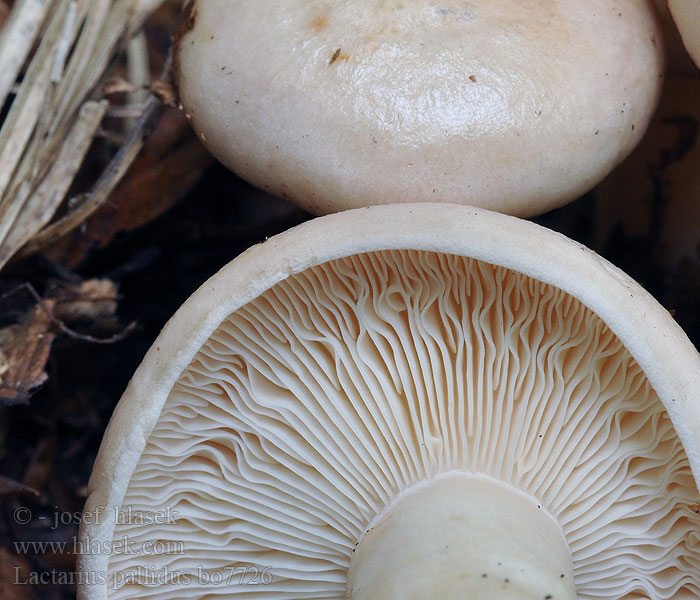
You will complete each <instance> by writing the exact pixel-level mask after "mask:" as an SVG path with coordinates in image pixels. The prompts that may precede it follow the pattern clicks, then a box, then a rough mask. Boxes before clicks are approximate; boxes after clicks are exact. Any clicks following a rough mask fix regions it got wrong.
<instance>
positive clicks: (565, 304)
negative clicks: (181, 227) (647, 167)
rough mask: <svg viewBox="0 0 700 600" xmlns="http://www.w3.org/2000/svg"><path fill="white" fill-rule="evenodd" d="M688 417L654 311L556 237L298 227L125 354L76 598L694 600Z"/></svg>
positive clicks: (691, 370) (693, 379)
mask: <svg viewBox="0 0 700 600" xmlns="http://www.w3.org/2000/svg"><path fill="white" fill-rule="evenodd" d="M699 395H700V356H699V355H698V353H697V352H696V350H695V349H694V348H693V346H692V344H691V343H690V342H689V340H688V339H687V337H686V336H685V335H684V333H683V332H682V330H681V329H680V328H679V327H678V325H676V323H675V322H674V321H673V319H672V318H671V317H670V315H669V314H668V313H667V311H665V310H664V309H663V308H662V307H661V306H660V305H658V304H657V303H656V302H655V301H654V300H653V298H652V297H651V296H650V295H649V294H648V293H646V292H645V291H644V290H643V289H642V288H641V287H640V286H639V285H637V284H636V283H635V282H634V281H632V280H631V279H630V278H629V277H627V276H626V275H624V274H623V273H622V272H620V271H619V270H617V269H616V268H615V267H613V266H611V265H610V264H609V263H607V262H606V261H605V260H603V259H602V258H600V257H599V256H598V255H596V254H595V253H593V252H591V251H589V250H587V249H586V248H585V247H583V246H581V245H580V244H578V243H575V242H573V241H570V240H568V239H567V238H565V237H563V236H561V235H559V234H556V233H553V232H551V231H548V230H546V229H543V228H541V227H539V226H537V225H535V224H533V223H529V222H526V221H522V220H519V219H516V218H513V217H509V216H505V215H502V214H498V213H493V212H490V211H488V210H483V209H474V208H470V207H464V206H458V205H448V204H439V203H422V204H415V205H407V204H397V205H387V206H377V207H371V208H367V209H357V210H353V211H348V212H345V213H340V214H335V215H331V216H327V217H323V218H319V219H316V220H314V221H311V222H307V223H305V224H303V225H301V226H298V227H296V228H294V229H293V230H290V231H288V232H286V233H283V234H281V235H279V236H276V237H274V238H272V239H270V240H268V241H266V242H265V243H263V244H261V245H258V246H255V247H253V248H251V249H250V250H248V251H247V252H245V253H244V254H242V255H241V256H239V257H238V258H237V259H235V260H234V261H233V262H232V263H230V264H229V265H228V266H226V267H224V268H223V269H222V270H221V271H220V272H219V273H217V274H216V275H215V276H213V277H212V278H211V279H209V280H208V281H207V282H206V283H205V284H204V285H202V287H201V288H200V289H199V290H198V291H197V292H196V293H195V294H194V295H193V296H192V297H191V298H190V299H189V300H187V302H185V304H184V305H183V306H182V307H181V308H180V309H179V311H178V312H177V313H176V314H175V316H173V318H172V319H171V320H170V321H169V322H168V324H167V325H166V327H165V328H164V330H163V331H162V333H161V334H160V336H159V337H158V339H157V340H156V341H155V343H154V345H153V347H152V348H151V349H150V350H149V352H148V353H147V355H146V357H145V358H144V360H143V363H142V364H141V366H140V367H139V368H138V370H137V372H136V374H135V375H134V377H133V379H132V381H131V382H130V384H129V386H128V389H127V390H126V392H125V394H124V396H123V398H122V399H121V401H120V403H119V405H118V407H117V409H116V411H115V413H114V415H113V417H112V420H111V422H110V425H109V427H108V430H107V432H106V434H105V438H104V441H103V443H102V446H101V449H100V452H99V455H98V458H97V461H96V463H95V467H94V471H93V475H92V477H91V480H90V483H89V497H88V500H87V505H86V510H85V513H84V515H85V516H86V517H88V518H84V519H83V522H82V525H81V537H80V541H81V545H82V547H84V548H99V549H104V548H112V552H111V554H106V553H104V552H99V551H96V552H85V553H84V554H82V555H81V556H80V557H79V568H80V574H79V575H80V579H81V581H82V585H81V586H80V587H79V598H81V599H82V600H88V599H89V600H93V599H100V600H104V599H106V598H110V599H125V598H149V599H155V598H158V599H165V598H169V599H174V598H178V599H182V598H205V597H206V598H214V597H216V598H219V597H221V598H224V597H225V598H239V597H240V598H269V599H274V600H282V599H292V598H297V599H305V600H308V599H311V598H326V599H331V598H334V599H342V598H346V599H352V600H360V599H365V598H375V599H377V598H395V599H398V598H401V599H411V598H421V599H423V598H446V599H453V598H465V597H479V598H482V597H486V594H490V595H491V596H492V597H497V598H518V599H533V600H534V599H539V600H542V599H546V598H551V599H552V600H555V599H556V600H563V599H574V598H579V599H594V598H606V599H610V598H625V599H631V598H654V599H655V600H666V599H670V598H675V599H681V598H689V597H698V595H699V594H700V541H699V540H700V537H699V536H698V533H699V531H700V523H699V517H698V515H697V514H696V513H697V512H698V511H700V508H699V506H700V505H698V499H699V494H698V488H697V484H696V481H697V475H698V473H699V472H700V471H699V469H700V441H699V440H698V437H697V432H698V431H700V409H699V408H698V404H697V399H698V396H699ZM694 475H695V478H694ZM95 515H99V517H100V518H94V517H95ZM115 545H116V546H115ZM115 547H116V548H118V550H115V549H114V548H115ZM125 548H126V549H127V550H128V552H125V551H124V550H123V549H125ZM120 550H121V551H120Z"/></svg>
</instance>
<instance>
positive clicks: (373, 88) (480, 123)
mask: <svg viewBox="0 0 700 600" xmlns="http://www.w3.org/2000/svg"><path fill="white" fill-rule="evenodd" d="M189 6H190V10H189V18H188V19H187V20H186V26H185V27H184V28H183V33H182V35H181V36H180V40H179V44H178V50H177V53H176V54H177V64H178V68H177V82H178V87H179V93H180V98H181V102H182V104H183V106H184V109H185V112H186V114H187V115H188V116H189V117H190V118H191V119H192V123H193V125H194V128H195V130H196V131H197V132H198V133H199V135H200V137H201V139H202V140H203V141H204V143H205V144H206V145H207V146H208V148H209V149H210V150H211V151H212V152H213V154H214V155H215V156H217V157H218V158H219V159H220V160H221V161H222V162H223V163H224V164H226V165H227V166H228V167H230V168H231V169H232V170H234V171H235V172H236V173H238V174H239V175H240V176H241V177H243V178H244V179H246V180H248V181H250V182H252V183H253V184H254V185H256V186H258V187H260V188H263V189H264V190H266V191H268V192H270V193H272V194H274V195H277V196H281V197H283V198H287V199H289V200H292V201H293V202H296V203H298V204H300V205H301V206H302V207H304V208H305V209H307V210H309V211H311V212H313V213H316V214H325V213H330V212H336V211H339V210H343V209H347V208H353V207H359V206H367V205H372V204H384V203H391V202H414V201H442V202H455V203H465V204H475V205H479V206H484V207H487V208H491V209H495V210H498V211H501V212H506V213H509V214H513V215H518V216H529V215H533V214H538V213H542V212H545V211H547V210H549V209H551V208H554V207H556V206H560V205H562V204H564V203H566V202H568V201H570V200H573V199H575V198H577V197H578V196H580V195H581V194H583V193H584V192H586V191H588V190H589V189H590V188H592V187H593V186H594V185H595V184H596V183H597V182H598V181H600V180H601V179H602V178H603V177H604V176H605V175H606V174H607V173H608V172H609V171H610V170H611V169H612V168H613V167H614V166H615V165H616V164H617V163H619V162H620V161H621V160H622V158H624V156H625V155H626V154H628V153H629V151H630V150H631V149H632V148H633V147H634V145H635V144H636V143H637V142H638V140H639V139H640V137H641V136H642V134H643V132H644V130H645V128H646V126H647V123H648V121H649V118H650V116H651V114H652V111H653V108H654V106H655V104H656V100H657V96H658V93H659V89H660V83H661V79H662V74H663V69H664V66H663V61H664V52H663V44H662V35H661V33H660V27H659V23H658V18H657V15H656V13H655V9H654V6H653V4H652V2H649V1H648V0H628V1H626V2H623V3H619V2H615V1H613V0H588V1H586V2H580V1H578V0H557V1H556V2H552V1H551V0H539V1H535V2H521V1H517V0H477V1H472V2H465V1H463V0H441V1H440V2H434V1H429V0H402V1H398V0H384V1H382V2H375V1H372V2H369V1H366V0H358V1H355V2H339V1H337V0H326V1H322V2H302V1H300V0H280V1H278V2H276V3H275V6H274V10H272V9H271V7H270V5H269V4H268V3H266V2H244V1H241V0H198V1H197V0H194V1H191V2H190V3H189Z"/></svg>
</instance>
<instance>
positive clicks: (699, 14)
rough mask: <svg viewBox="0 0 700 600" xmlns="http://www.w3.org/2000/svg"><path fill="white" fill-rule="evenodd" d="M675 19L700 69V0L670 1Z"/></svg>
mask: <svg viewBox="0 0 700 600" xmlns="http://www.w3.org/2000/svg"><path fill="white" fill-rule="evenodd" d="M668 7H669V9H671V14H672V15H673V19H674V20H675V22H676V25H677V26H678V30H679V31H680V32H681V36H682V37H683V43H684V44H685V47H686V48H687V50H688V52H689V53H690V56H691V57H692V58H693V60H694V61H695V64H696V65H698V66H699V67H700V2H698V0H668Z"/></svg>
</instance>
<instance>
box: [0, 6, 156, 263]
mask: <svg viewBox="0 0 700 600" xmlns="http://www.w3.org/2000/svg"><path fill="white" fill-rule="evenodd" d="M162 1H163V0H17V1H16V2H15V3H14V5H13V8H12V11H11V13H10V16H9V18H8V20H7V22H6V24H5V26H4V27H3V29H2V30H1V31H0V107H2V106H3V105H5V106H6V109H7V104H9V110H7V115H6V117H5V119H4V121H3V122H2V124H1V127H0V268H2V267H3V266H4V265H5V264H6V263H7V261H8V260H10V259H11V258H12V256H14V255H15V254H16V253H17V252H18V251H20V250H22V254H26V253H28V252H31V251H34V250H36V249H38V248H40V247H41V245H42V244H43V243H47V242H48V241H50V240H52V239H54V238H55V235H56V234H62V233H65V232H67V231H69V230H70V229H72V228H74V227H76V226H78V225H80V223H82V221H83V220H84V219H85V218H87V216H89V214H91V212H92V211H93V210H94V209H95V208H97V207H98V206H99V205H100V204H101V203H102V202H104V201H105V200H106V199H107V197H108V195H109V192H110V191H111V189H113V188H114V186H116V184H117V183H118V180H119V179H120V178H121V177H122V176H123V175H124V173H125V172H126V170H127V168H128V166H129V165H130V164H131V162H132V161H133V159H134V158H135V156H136V154H137V153H138V150H139V149H140V147H141V143H142V137H143V131H144V130H145V129H146V128H147V127H148V125H149V122H150V117H152V116H153V113H155V112H157V109H158V101H157V100H156V98H155V97H154V96H153V95H151V96H149V97H148V98H144V97H143V96H132V97H133V98H138V100H139V101H138V104H137V105H136V106H135V107H132V108H128V107H126V108H125V107H121V108H120V110H122V111H123V112H124V114H126V115H134V114H138V115H142V116H143V113H144V112H148V115H146V116H147V117H149V118H140V119H135V120H134V119H131V120H128V121H126V124H127V126H128V131H127V135H126V141H125V145H124V147H122V148H121V149H120V150H119V151H117V152H115V155H114V158H113V159H112V161H111V162H110V163H109V165H108V166H107V168H106V169H105V172H104V173H103V175H102V176H101V177H99V178H98V179H97V181H96V182H94V184H93V186H92V188H91V189H89V190H87V191H86V194H85V195H83V196H81V198H82V201H74V202H70V203H66V202H65V201H66V199H67V198H66V196H67V194H68V193H69V191H71V190H72V188H73V183H74V179H75V177H76V174H77V173H78V171H79V169H80V166H81V164H82V163H83V160H84V158H85V156H86V154H87V152H88V150H89V148H90V146H91V143H92V141H93V139H94V138H95V136H96V135H98V133H99V131H100V123H101V122H102V119H103V117H104V115H105V114H106V113H107V111H108V109H109V102H108V101H107V100H106V99H105V98H104V95H105V91H104V83H105V82H106V81H107V79H108V77H109V76H110V74H111V72H112V70H113V66H114V65H115V64H116V62H117V60H118V59H119V58H122V57H125V56H127V53H126V49H127V47H128V44H129V40H130V39H132V38H133V37H134V36H135V35H137V34H138V33H139V32H140V31H141V28H142V26H143V24H144V22H145V20H146V19H147V18H148V16H149V15H150V14H151V13H152V12H153V11H154V10H155V9H156V8H158V6H159V5H160V4H161V3H162ZM139 43H140V44H142V40H141V41H140V42H137V44H139ZM134 61H137V62H143V61H147V56H146V54H145V53H144V52H143V51H142V50H141V51H138V52H134V51H133V48H132V52H130V53H128V57H127V62H131V63H132V64H131V65H130V66H129V69H128V71H129V72H131V73H139V74H141V75H140V76H141V79H142V80H141V81H139V82H138V84H137V86H136V87H138V86H139V85H142V84H143V72H144V70H145V69H147V68H148V64H147V62H146V64H145V65H144V64H133V63H134ZM13 94H14V97H13ZM134 108H135V109H136V110H134ZM118 112H119V111H117V113H118ZM110 114H112V115H114V111H113V112H111V113H110ZM122 133H123V132H122ZM61 206H67V211H66V214H64V216H63V217H62V218H61V219H60V221H56V222H54V223H51V221H52V219H54V216H55V214H56V211H57V210H58V209H59V207H61ZM59 223H60V226H59ZM57 226H58V227H57Z"/></svg>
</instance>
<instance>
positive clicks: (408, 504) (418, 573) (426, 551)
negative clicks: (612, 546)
mask: <svg viewBox="0 0 700 600" xmlns="http://www.w3.org/2000/svg"><path fill="white" fill-rule="evenodd" d="M346 598H348V599H351V600H369V599H372V600H382V599H392V598H405V599H410V598H440V599H441V600H448V599H453V598H454V599H457V598H460V599H463V598H499V599H503V598H512V599H518V600H524V599H532V600H544V599H548V600H549V599H551V600H576V590H575V588H574V582H573V571H572V564H571V557H570V554H569V550H568V547H567V544H566V541H565V539H564V535H563V533H562V531H561V528H560V526H559V524H558V523H557V522H556V520H555V519H554V518H553V517H552V516H551V515H550V514H549V513H548V512H547V511H546V510H545V509H544V507H542V506H541V505H540V504H538V502H537V500H536V499H534V498H532V497H531V496H528V495H527V494H525V493H523V492H521V491H520V490H518V489H516V488H514V487H512V486H510V485H508V484H506V483H503V482H501V481H496V480H494V479H490V478H488V477H484V476H482V475H469V474H464V473H455V472H452V473H449V474H447V475H445V476H442V477H439V478H437V479H434V480H433V481H430V482H426V483H424V484H420V485H418V486H415V487H413V488H411V489H409V490H408V491H406V492H404V493H403V494H401V495H400V496H399V498H398V499H397V501H396V502H394V503H393V504H391V505H390V506H389V507H388V508H387V509H386V510H385V511H383V513H382V514H381V515H380V516H379V517H378V519H377V521H376V522H375V523H374V524H373V526H372V527H370V528H369V529H368V530H367V531H366V532H365V534H364V535H363V536H362V538H361V539H360V542H359V543H358V545H357V549H356V551H355V553H354V556H353V559H352V563H351V565H350V571H349V574H348V584H347V592H346Z"/></svg>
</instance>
